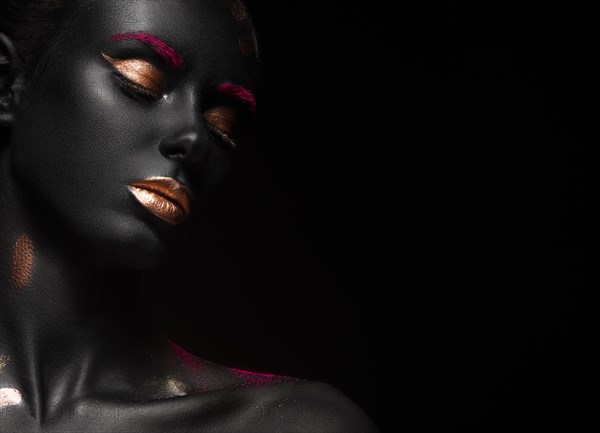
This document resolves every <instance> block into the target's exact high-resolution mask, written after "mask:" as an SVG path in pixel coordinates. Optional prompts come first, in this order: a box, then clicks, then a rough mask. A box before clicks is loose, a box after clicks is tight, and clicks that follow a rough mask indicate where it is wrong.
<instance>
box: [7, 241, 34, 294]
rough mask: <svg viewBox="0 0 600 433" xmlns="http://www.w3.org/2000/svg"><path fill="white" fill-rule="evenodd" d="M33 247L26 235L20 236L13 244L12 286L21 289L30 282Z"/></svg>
mask: <svg viewBox="0 0 600 433" xmlns="http://www.w3.org/2000/svg"><path fill="white" fill-rule="evenodd" d="M33 259H34V247H33V242H32V241H31V238H30V237H29V236H28V235H21V236H19V238H18V239H17V241H16V242H15V246H14V248H13V255H12V272H11V280H12V283H13V286H14V287H15V288H17V289H21V288H23V287H25V286H27V285H28V284H29V282H30V281H31V274H32V273H33V262H34V260H33Z"/></svg>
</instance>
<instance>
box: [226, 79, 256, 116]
mask: <svg viewBox="0 0 600 433" xmlns="http://www.w3.org/2000/svg"><path fill="white" fill-rule="evenodd" d="M217 89H218V90H219V92H220V93H221V94H223V95H225V96H229V97H232V98H235V99H237V100H239V101H241V102H243V103H245V104H248V105H249V106H250V108H251V109H252V112H253V113H256V99H255V98H254V94H253V93H252V92H251V91H250V90H248V89H245V88H243V87H241V86H238V85H236V84H233V83H223V84H220V85H219V87H218V88H217Z"/></svg>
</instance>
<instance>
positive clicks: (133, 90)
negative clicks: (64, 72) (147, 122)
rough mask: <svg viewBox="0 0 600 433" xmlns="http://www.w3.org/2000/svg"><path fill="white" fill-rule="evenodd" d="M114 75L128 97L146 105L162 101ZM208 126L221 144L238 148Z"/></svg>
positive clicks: (231, 141) (118, 75)
mask: <svg viewBox="0 0 600 433" xmlns="http://www.w3.org/2000/svg"><path fill="white" fill-rule="evenodd" d="M114 74H115V77H116V78H117V81H118V82H119V85H120V86H121V88H122V89H123V91H124V92H125V93H126V94H127V95H128V96H130V97H132V98H134V99H136V100H139V101H142V102H144V103H152V102H156V101H158V100H159V99H160V95H157V94H156V93H154V92H151V91H150V90H148V89H145V88H143V87H141V86H138V85H137V84H135V83H134V82H133V81H131V80H129V79H128V78H127V77H125V76H124V75H122V74H120V73H118V72H115V73H114ZM206 126H207V127H208V129H209V131H210V132H211V133H212V134H213V135H215V136H216V138H218V139H219V140H220V141H221V142H223V143H225V144H227V145H228V146H229V147H231V148H232V149H237V148H238V144H237V143H236V142H235V141H234V140H232V139H231V138H230V137H229V136H228V135H227V134H225V133H224V132H223V131H221V130H220V129H218V128H215V127H214V126H212V125H211V124H209V123H206Z"/></svg>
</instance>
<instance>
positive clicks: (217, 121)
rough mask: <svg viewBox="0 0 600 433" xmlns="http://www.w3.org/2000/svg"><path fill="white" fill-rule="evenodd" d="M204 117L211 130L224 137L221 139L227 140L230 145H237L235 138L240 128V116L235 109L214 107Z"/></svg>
mask: <svg viewBox="0 0 600 433" xmlns="http://www.w3.org/2000/svg"><path fill="white" fill-rule="evenodd" d="M203 116H204V120H205V121H206V123H207V124H208V126H209V128H210V129H211V130H216V131H217V132H218V133H219V135H221V134H222V135H223V136H222V137H221V138H226V139H228V142H230V143H229V144H233V145H235V141H234V140H233V137H235V135H236V132H237V127H238V121H237V117H238V114H237V111H236V110H235V109H233V108H231V107H227V106H218V107H213V108H209V109H208V110H206V111H205V112H204V114H203ZM226 141H227V140H226Z"/></svg>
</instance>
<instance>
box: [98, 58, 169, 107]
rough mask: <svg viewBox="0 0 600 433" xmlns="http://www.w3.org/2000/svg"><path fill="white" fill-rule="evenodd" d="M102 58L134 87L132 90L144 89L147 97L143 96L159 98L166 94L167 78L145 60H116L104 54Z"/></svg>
mask: <svg viewBox="0 0 600 433" xmlns="http://www.w3.org/2000/svg"><path fill="white" fill-rule="evenodd" d="M102 57H104V59H105V60H106V61H107V62H108V63H110V64H111V65H112V67H113V68H114V69H115V71H116V72H118V75H120V77H121V78H124V79H126V80H127V81H129V82H130V83H132V84H133V85H134V87H133V88H130V90H135V88H138V89H143V90H144V91H146V92H147V95H143V96H151V95H156V96H158V97H160V96H161V95H163V94H164V93H165V92H166V87H167V86H166V80H165V77H164V75H163V73H162V72H161V71H160V70H159V69H158V68H157V67H156V66H154V65H153V64H152V63H150V62H148V61H146V60H143V59H114V58H112V57H110V56H108V55H106V54H104V53H102ZM142 93H143V92H142Z"/></svg>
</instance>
